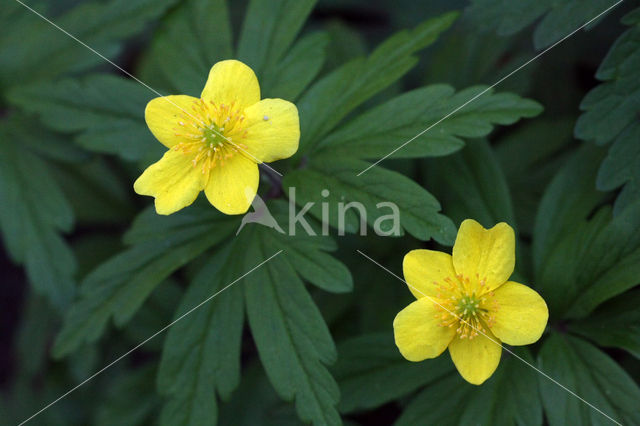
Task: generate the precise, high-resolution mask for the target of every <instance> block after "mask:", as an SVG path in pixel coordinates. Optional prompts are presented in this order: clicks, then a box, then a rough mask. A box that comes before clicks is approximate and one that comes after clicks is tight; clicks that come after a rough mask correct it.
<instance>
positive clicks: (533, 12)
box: [469, 0, 616, 49]
mask: <svg viewBox="0 0 640 426" xmlns="http://www.w3.org/2000/svg"><path fill="white" fill-rule="evenodd" d="M471 3H472V7H471V8H470V10H469V14H470V15H471V16H472V19H474V20H475V21H476V22H477V25H478V26H479V27H480V28H482V29H484V30H492V31H496V32H497V33H498V34H499V35H502V36H507V35H512V34H515V33H517V32H518V31H521V30H522V29H524V28H525V27H527V26H529V25H531V24H532V23H534V22H536V21H537V20H538V19H539V18H542V19H541V21H540V22H539V23H538V24H537V26H536V30H535V32H534V33H533V42H534V44H535V46H536V48H537V49H542V48H544V47H547V46H549V45H551V44H553V43H555V42H557V41H558V40H561V39H562V38H563V37H565V36H567V35H569V34H570V33H571V32H573V31H575V30H577V29H578V28H580V27H581V26H582V25H584V24H586V23H587V22H588V21H590V20H591V19H593V18H595V17H596V16H597V15H598V14H600V13H602V12H604V11H605V10H607V8H609V7H611V6H613V5H614V4H615V3H616V1H615V0H585V1H581V2H575V1H572V0H560V1H551V0H543V1H539V0H521V1H509V0H498V1H495V0H472V2H471Z"/></svg>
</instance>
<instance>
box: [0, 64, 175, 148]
mask: <svg viewBox="0 0 640 426" xmlns="http://www.w3.org/2000/svg"><path fill="white" fill-rule="evenodd" d="M153 97H154V93H153V92H152V91H150V90H149V89H147V88H145V87H144V86H141V85H140V84H138V83H136V82H134V81H131V80H127V79H125V78H122V77H117V76H113V75H106V74H105V75H100V74H95V75H91V76H89V77H86V78H84V79H83V80H72V79H67V80H61V81H59V82H55V83H51V82H43V83H37V84H33V85H30V86H25V87H20V88H17V89H15V90H12V91H11V92H10V93H9V99H10V100H11V101H12V102H14V103H15V104H17V105H18V106H20V107H21V108H23V109H24V110H25V111H28V112H31V113H36V114H38V115H39V116H40V118H41V119H42V121H43V122H44V124H46V125H47V126H49V127H50V128H52V129H54V130H57V131H61V132H65V133H79V134H78V135H77V136H76V141H77V142H78V143H79V144H80V145H82V146H83V147H85V148H87V149H89V150H92V151H97V152H103V153H110V154H116V155H119V156H120V157H122V158H124V159H127V160H140V159H142V158H156V157H159V156H160V155H161V153H162V151H163V149H164V147H163V146H162V145H161V144H160V143H159V142H157V141H156V140H155V139H154V138H153V136H152V135H151V132H150V131H149V130H148V129H147V126H146V124H145V122H144V109H145V107H146V104H147V102H148V101H149V100H151V99H152V98H153Z"/></svg>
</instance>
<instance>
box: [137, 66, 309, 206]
mask: <svg viewBox="0 0 640 426" xmlns="http://www.w3.org/2000/svg"><path fill="white" fill-rule="evenodd" d="M145 119H146V121H147V125H148V126H149V129H150V130H151V133H153V135H154V136H155V137H156V138H157V139H158V140H159V141H160V142H161V143H162V144H163V145H165V146H166V147H167V148H169V151H167V152H166V153H165V154H164V156H163V157H162V159H160V161H158V162H157V163H155V164H153V165H151V166H149V168H147V169H146V170H145V171H144V173H143V174H142V176H140V177H139V178H138V180H136V182H135V183H134V186H133V187H134V190H135V191H136V192H137V193H138V194H141V195H151V196H153V197H155V206H156V211H157V212H158V214H171V213H174V212H176V211H178V210H180V209H182V208H183V207H186V206H188V205H190V204H191V203H193V202H194V201H195V199H196V198H197V197H198V194H199V193H200V191H202V190H204V192H205V195H206V196H207V199H208V200H209V202H210V203H211V204H212V205H213V206H214V207H216V208H217V209H218V210H220V211H221V212H223V213H226V214H242V213H245V212H246V211H247V210H248V209H249V206H250V205H251V202H252V201H253V198H254V197H255V195H256V192H257V190H258V181H259V171H258V163H261V162H271V161H275V160H280V159H283V158H287V157H290V156H292V155H293V154H294V153H295V152H296V151H297V150H298V141H299V139H300V124H299V120H298V110H297V108H296V106H295V105H294V104H292V103H291V102H287V101H285V100H282V99H263V100H260V86H259V84H258V79H257V78H256V75H255V74H254V72H253V71H252V70H251V68H249V67H248V66H247V65H245V64H243V63H242V62H239V61H235V60H228V61H222V62H218V63H217V64H215V65H214V66H213V68H211V71H210V73H209V78H208V80H207V83H206V84H205V86H204V90H203V91H202V94H201V95H200V98H194V97H191V96H186V95H177V96H164V97H160V98H155V99H153V100H152V101H151V102H149V104H148V105H147V108H146V110H145Z"/></svg>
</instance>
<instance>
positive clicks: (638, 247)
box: [536, 201, 640, 318]
mask: <svg viewBox="0 0 640 426" xmlns="http://www.w3.org/2000/svg"><path fill="white" fill-rule="evenodd" d="M610 210H611V209H610V208H608V207H603V208H601V209H600V210H598V211H597V212H596V214H594V215H593V217H592V218H590V219H589V220H585V219H579V218H578V219H576V220H575V222H574V226H573V227H572V228H566V229H565V230H564V233H563V234H562V235H561V237H560V238H559V239H558V240H557V242H556V243H555V244H554V246H553V247H552V248H551V249H550V250H549V252H548V253H546V257H545V262H544V263H543V265H542V266H541V269H540V270H539V271H538V275H537V280H536V282H537V284H538V285H539V286H540V288H541V289H543V292H544V294H545V296H547V295H548V299H547V302H548V304H549V306H550V307H551V308H552V311H555V312H556V314H560V313H562V314H563V315H564V316H565V317H567V318H584V317H585V316H586V315H587V314H589V313H590V312H591V311H593V309H595V308H596V307H597V306H598V305H599V304H601V303H602V302H604V301H606V300H608V299H610V298H612V297H614V296H616V295H618V294H620V293H622V292H624V291H625V290H627V289H629V288H631V287H633V286H635V285H636V284H638V283H639V282H640V280H639V279H638V276H639V275H640V236H639V235H640V201H636V202H635V203H634V204H632V205H631V206H629V207H627V209H626V210H624V211H623V212H622V213H620V214H619V215H617V216H612V215H611V211H610ZM559 285H561V286H562V292H558V291H556V289H557V288H558V286H559Z"/></svg>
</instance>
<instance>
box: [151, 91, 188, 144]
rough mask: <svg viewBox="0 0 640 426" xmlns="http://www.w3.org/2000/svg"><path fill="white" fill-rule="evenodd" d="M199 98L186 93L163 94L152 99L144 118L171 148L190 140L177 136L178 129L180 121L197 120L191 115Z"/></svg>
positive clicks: (157, 135)
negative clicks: (192, 108)
mask: <svg viewBox="0 0 640 426" xmlns="http://www.w3.org/2000/svg"><path fill="white" fill-rule="evenodd" d="M197 100H198V98H194V97H192V96H186V95H174V96H163V97H160V98H155V99H152V100H151V101H150V102H149V103H148V104H147V108H146V109H145V110H144V119H145V121H146V122H147V126H149V130H151V133H153V136H155V137H156V139H158V140H159V141H160V142H161V143H162V144H163V145H164V146H166V147H167V148H171V147H172V146H174V145H177V144H179V143H180V142H189V140H188V139H185V138H183V137H180V136H177V135H176V133H179V132H178V131H177V130H176V129H177V128H178V127H179V124H178V123H179V122H180V121H195V120H196V118H197V116H196V118H193V117H192V116H191V115H195V114H194V113H193V111H191V107H192V106H193V103H194V102H196V101H197Z"/></svg>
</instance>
